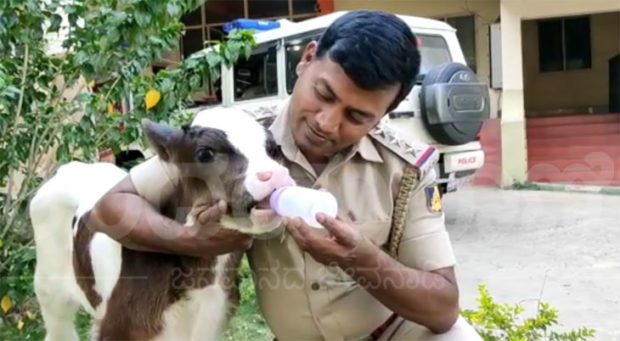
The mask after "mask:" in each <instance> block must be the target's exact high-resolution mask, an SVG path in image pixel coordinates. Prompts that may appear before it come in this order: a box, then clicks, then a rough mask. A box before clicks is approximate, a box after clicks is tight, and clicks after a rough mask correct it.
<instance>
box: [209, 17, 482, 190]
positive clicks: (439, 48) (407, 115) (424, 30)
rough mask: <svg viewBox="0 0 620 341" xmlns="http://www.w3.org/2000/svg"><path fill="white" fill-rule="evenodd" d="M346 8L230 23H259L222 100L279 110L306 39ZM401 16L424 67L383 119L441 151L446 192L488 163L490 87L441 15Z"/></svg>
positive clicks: (226, 79) (224, 81)
mask: <svg viewBox="0 0 620 341" xmlns="http://www.w3.org/2000/svg"><path fill="white" fill-rule="evenodd" d="M345 13H346V12H335V13H331V14H328V15H324V16H320V17H317V18H313V19H308V20H305V21H301V22H291V21H288V20H285V19H283V20H279V21H275V22H269V21H260V20H258V21H257V20H248V19H241V20H237V21H234V22H231V23H228V24H227V25H226V26H225V30H226V29H231V28H254V29H257V30H258V31H257V33H255V35H254V38H255V40H256V42H257V46H256V47H255V49H254V50H253V53H252V55H251V57H250V58H249V59H247V60H245V59H244V58H241V59H240V60H239V61H238V62H237V63H236V64H235V65H234V66H232V67H226V66H222V72H221V79H220V80H219V81H218V87H219V89H218V101H221V105H223V106H233V107H239V108H241V109H243V110H245V111H246V112H250V113H252V114H254V115H255V116H256V117H257V118H260V116H261V115H269V114H271V113H273V112H274V111H275V108H276V107H277V106H278V104H280V103H281V102H282V101H283V100H285V99H286V98H287V97H289V96H290V95H291V93H292V91H293V87H294V85H295V81H296V80H297V74H296V72H295V67H296V65H297V63H298V62H299V60H300V59H301V56H302V53H303V51H304V48H305V46H306V44H308V43H309V42H311V41H313V40H318V39H319V37H320V36H321V34H322V33H323V31H324V30H325V29H326V28H327V27H328V26H329V25H330V24H331V23H332V22H334V20H336V19H337V18H338V17H340V16H342V15H343V14H345ZM398 16H399V17H400V18H401V19H402V20H404V22H405V23H407V24H408V25H409V26H410V27H411V29H412V31H413V32H414V34H415V35H416V37H417V39H418V44H419V48H420V53H421V67H420V74H419V76H418V78H417V79H416V85H415V86H414V88H413V90H412V91H411V92H410V93H409V95H408V96H407V97H406V98H405V99H404V100H403V101H402V102H401V103H400V105H399V106H398V107H397V108H396V109H394V110H393V111H392V112H390V113H389V115H386V117H385V120H386V121H387V123H388V124H390V125H391V126H392V127H394V128H395V129H396V130H397V131H398V132H399V133H400V135H401V137H402V138H404V139H409V140H413V141H421V142H425V143H427V144H430V145H433V146H434V147H436V148H437V149H438V150H439V152H440V158H439V162H438V165H437V167H438V169H437V174H438V184H439V185H440V187H441V189H442V192H443V193H445V192H451V191H454V190H455V189H456V185H457V183H461V181H459V179H468V178H469V179H471V176H472V175H473V174H474V173H475V171H476V170H477V169H480V168H481V167H482V165H483V164H484V152H483V151H482V147H481V145H480V142H479V138H478V137H479V133H480V129H481V127H482V123H483V121H484V120H485V119H487V118H489V114H490V109H489V106H490V103H489V90H488V86H487V85H486V84H484V83H482V82H479V81H478V79H477V78H476V75H475V73H474V72H473V71H472V70H471V69H470V68H468V67H467V66H466V62H465V57H464V55H463V52H462V50H461V47H460V45H459V42H458V40H457V37H456V31H455V29H454V28H452V27H451V26H449V25H448V24H446V23H444V22H441V21H437V20H431V19H426V18H420V17H413V16H404V15H398Z"/></svg>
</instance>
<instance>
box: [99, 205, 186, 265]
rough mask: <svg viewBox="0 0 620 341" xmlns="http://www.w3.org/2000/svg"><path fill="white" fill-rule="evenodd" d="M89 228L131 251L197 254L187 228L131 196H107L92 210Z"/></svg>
mask: <svg viewBox="0 0 620 341" xmlns="http://www.w3.org/2000/svg"><path fill="white" fill-rule="evenodd" d="M87 226H88V227H89V228H91V229H93V230H95V231H99V232H103V233H106V234H107V235H109V236H110V237H112V238H114V239H115V240H117V241H118V242H119V243H121V244H123V246H125V247H127V248H129V249H134V250H138V251H150V252H160V253H170V254H182V255H188V256H195V255H196V250H193V249H192V247H191V245H190V243H188V242H187V240H188V238H187V237H188V231H187V230H188V229H187V228H185V226H183V225H180V224H179V223H177V222H176V221H174V220H172V219H169V218H167V217H164V216H162V215H160V214H159V213H158V212H157V211H156V210H155V209H154V208H153V207H152V206H151V205H150V204H149V203H147V202H146V201H144V200H142V199H141V198H140V197H138V196H136V195H133V194H130V193H113V194H110V195H106V196H105V197H103V198H102V200H101V201H100V202H99V203H98V204H97V205H96V206H95V208H93V210H92V211H91V213H90V216H89V218H88V221H87Z"/></svg>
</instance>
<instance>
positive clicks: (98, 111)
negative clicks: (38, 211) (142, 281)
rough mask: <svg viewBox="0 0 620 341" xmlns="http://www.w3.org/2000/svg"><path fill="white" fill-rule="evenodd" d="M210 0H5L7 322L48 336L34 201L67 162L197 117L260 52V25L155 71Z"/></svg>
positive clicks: (2, 109)
mask: <svg viewBox="0 0 620 341" xmlns="http://www.w3.org/2000/svg"><path fill="white" fill-rule="evenodd" d="M202 2H203V1H199V0H161V1H150V0H72V1H66V0H47V1H39V0H3V1H0V308H1V309H0V325H1V324H4V326H3V327H2V328H0V329H3V330H7V329H14V330H15V332H16V333H18V334H19V333H22V334H19V335H20V337H19V339H28V338H30V337H32V338H34V339H38V338H39V337H38V336H37V335H38V334H36V333H34V332H33V334H31V333H30V331H29V330H30V329H29V328H30V327H29V326H30V325H36V323H35V322H37V321H39V322H40V320H39V319H40V317H38V316H39V314H38V313H37V304H36V301H35V300H34V296H33V288H32V274H33V269H34V264H35V260H34V258H35V257H34V255H35V250H34V246H33V242H32V231H31V228H30V225H29V221H28V219H27V204H28V201H29V199H30V198H31V197H32V195H33V194H34V192H35V191H36V189H37V188H38V186H39V185H40V183H41V182H42V181H44V180H45V179H47V178H48V177H49V176H50V174H52V172H53V171H54V169H55V167H56V165H57V164H58V163H64V162H67V161H70V160H82V161H93V160H96V159H97V158H98V155H99V153H100V152H102V151H104V150H112V151H114V152H118V151H120V150H123V149H126V148H127V147H128V146H130V145H133V144H136V143H143V142H142V140H141V139H140V137H141V135H142V131H141V121H142V119H143V118H149V119H151V120H154V121H160V122H167V123H169V124H172V125H177V126H178V125H179V124H181V123H183V122H186V121H187V120H188V119H189V115H190V114H188V111H187V110H186V108H187V106H188V105H189V104H191V95H192V94H193V93H194V92H195V91H196V90H198V89H199V88H200V86H201V82H202V79H204V78H205V77H207V76H210V77H211V79H215V78H216V77H218V76H219V68H220V66H221V65H222V63H224V64H228V65H230V64H231V63H234V62H235V61H236V60H237V59H238V58H240V57H243V56H245V57H246V58H247V57H248V56H249V54H250V53H251V50H252V47H253V46H254V45H255V43H254V40H253V36H252V33H251V32H250V31H241V30H237V31H232V32H231V33H230V34H229V36H228V37H227V39H226V40H225V41H221V42H220V41H216V42H211V43H209V44H212V46H213V47H214V48H213V49H210V50H209V51H208V52H205V53H200V54H197V55H195V56H192V57H190V58H186V59H185V60H183V61H182V62H179V63H177V64H176V65H174V67H172V68H170V69H167V70H162V71H160V72H158V73H157V74H155V75H150V74H147V73H145V72H144V70H145V69H148V68H149V67H150V65H151V64H152V63H153V62H154V61H156V60H158V59H159V58H160V56H161V55H162V52H164V51H167V50H172V49H175V48H177V45H178V41H179V39H180V38H181V35H182V33H183V24H182V23H181V20H180V18H181V16H182V15H184V14H185V13H187V12H189V11H191V10H193V9H194V8H196V7H197V6H199V5H200V4H201V3H202ZM59 33H62V34H59ZM54 34H58V37H59V39H61V40H62V45H63V47H64V52H62V53H60V54H55V55H53V54H51V53H49V49H48V45H47V42H48V41H47V40H46V39H47V37H50V35H54ZM120 104H124V105H123V112H122V113H121V112H120V111H119V110H118V106H119V105H120ZM2 338H3V337H0V339H2Z"/></svg>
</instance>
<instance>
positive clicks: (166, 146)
mask: <svg viewBox="0 0 620 341" xmlns="http://www.w3.org/2000/svg"><path fill="white" fill-rule="evenodd" d="M142 128H143V129H144V133H145V135H146V139H147V141H148V142H149V145H150V146H151V147H153V148H154V149H155V151H156V152H157V155H159V157H160V158H161V159H162V160H164V161H170V160H171V158H172V155H173V154H174V152H175V149H176V147H177V146H178V145H179V144H180V143H181V139H182V138H183V131H182V130H180V129H175V128H172V127H170V126H167V125H165V124H159V123H155V122H153V121H151V120H148V119H144V120H142Z"/></svg>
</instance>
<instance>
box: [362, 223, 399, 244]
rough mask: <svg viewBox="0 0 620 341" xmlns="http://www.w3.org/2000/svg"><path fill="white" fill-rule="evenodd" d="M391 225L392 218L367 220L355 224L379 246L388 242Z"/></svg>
mask: <svg viewBox="0 0 620 341" xmlns="http://www.w3.org/2000/svg"><path fill="white" fill-rule="evenodd" d="M391 225H392V221H391V220H365V221H359V222H355V226H356V227H357V228H358V230H359V231H360V232H361V233H362V234H363V235H364V236H365V237H366V238H368V239H370V240H371V241H372V242H373V243H374V244H375V245H377V246H379V247H381V246H383V245H384V244H386V243H387V242H388V238H389V236H390V229H391Z"/></svg>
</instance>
